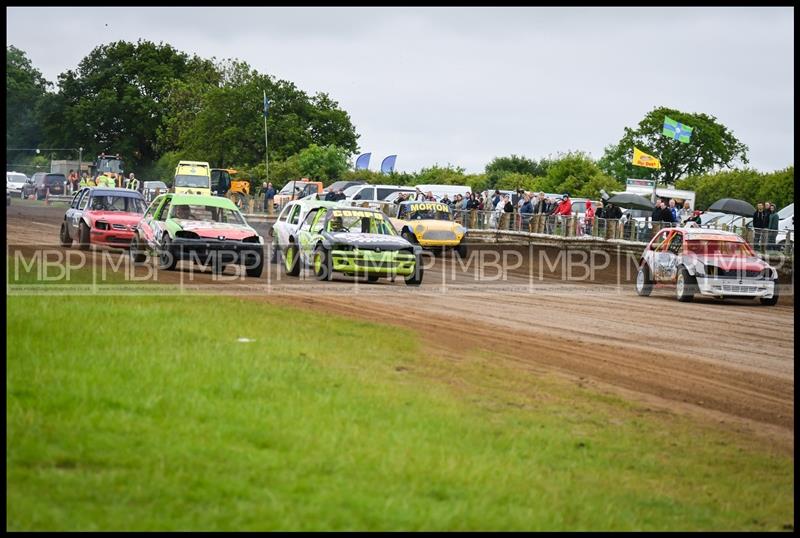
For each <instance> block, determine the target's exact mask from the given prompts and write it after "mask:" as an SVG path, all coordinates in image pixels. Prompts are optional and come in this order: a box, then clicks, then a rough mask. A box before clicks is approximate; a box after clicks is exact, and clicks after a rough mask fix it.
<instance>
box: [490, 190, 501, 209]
mask: <svg viewBox="0 0 800 538" xmlns="http://www.w3.org/2000/svg"><path fill="white" fill-rule="evenodd" d="M500 199H501V198H500V191H498V190H496V191H494V196H492V209H497V204H499V203H500Z"/></svg>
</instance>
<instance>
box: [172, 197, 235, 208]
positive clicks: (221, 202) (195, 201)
mask: <svg viewBox="0 0 800 538" xmlns="http://www.w3.org/2000/svg"><path fill="white" fill-rule="evenodd" d="M181 204H185V205H207V206H211V207H222V208H225V209H234V210H236V211H239V209H238V208H237V207H236V204H234V203H233V202H232V201H230V200H229V199H228V198H225V197H223V196H209V195H208V194H172V205H181Z"/></svg>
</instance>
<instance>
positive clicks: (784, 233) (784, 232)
mask: <svg viewBox="0 0 800 538" xmlns="http://www.w3.org/2000/svg"><path fill="white" fill-rule="evenodd" d="M778 219H779V220H778V233H777V235H776V236H775V244H776V245H777V246H778V247H779V248H783V246H784V243H785V242H786V238H787V237H789V242H790V243H793V242H794V202H792V203H791V204H789V205H787V206H786V207H784V208H783V209H781V210H780V211H778Z"/></svg>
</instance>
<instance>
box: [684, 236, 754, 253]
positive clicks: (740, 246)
mask: <svg viewBox="0 0 800 538" xmlns="http://www.w3.org/2000/svg"><path fill="white" fill-rule="evenodd" d="M686 248H687V249H688V250H689V252H693V253H694V254H698V255H702V256H715V255H717V256H753V255H754V254H753V251H752V250H751V249H750V247H749V246H748V245H747V243H742V242H740V241H722V240H719V239H690V240H689V241H687V242H686Z"/></svg>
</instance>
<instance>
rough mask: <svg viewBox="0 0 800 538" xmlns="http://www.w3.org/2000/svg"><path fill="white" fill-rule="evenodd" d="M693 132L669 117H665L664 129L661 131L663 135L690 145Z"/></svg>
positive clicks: (690, 128)
mask: <svg viewBox="0 0 800 538" xmlns="http://www.w3.org/2000/svg"><path fill="white" fill-rule="evenodd" d="M693 130H694V129H693V128H692V127H689V126H688V125H684V124H682V123H681V122H678V121H675V120H673V119H672V118H670V117H669V116H664V128H663V129H662V130H661V134H663V135H664V136H668V137H670V138H674V139H675V140H680V141H681V142H685V143H687V144H688V143H689V139H690V138H691V137H692V131H693Z"/></svg>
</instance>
